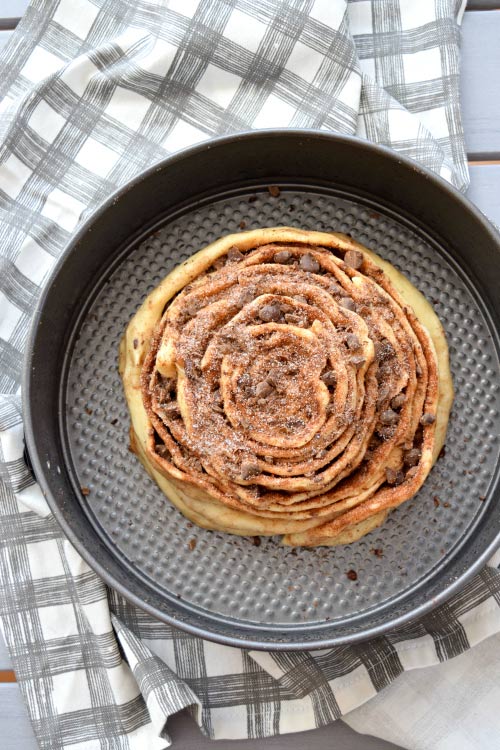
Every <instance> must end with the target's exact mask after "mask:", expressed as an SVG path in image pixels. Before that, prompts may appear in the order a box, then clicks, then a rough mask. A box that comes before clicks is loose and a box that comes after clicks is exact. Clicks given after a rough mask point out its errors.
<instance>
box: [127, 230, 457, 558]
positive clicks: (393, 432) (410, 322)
mask: <svg viewBox="0 0 500 750" xmlns="http://www.w3.org/2000/svg"><path fill="white" fill-rule="evenodd" d="M384 267H385V268H384ZM391 276H392V278H393V280H395V281H396V283H393V281H391V278H390V277H391ZM398 280H399V281H400V282H402V283H401V284H400V285H399V286H400V287H401V292H402V293H401V294H400V292H399V291H397V289H396V286H397V282H398ZM405 289H406V291H408V290H412V295H413V298H414V299H417V304H418V305H420V307H421V309H422V310H423V311H424V312H425V313H427V319H428V320H430V322H431V329H432V324H435V323H436V320H437V319H436V318H435V315H434V313H433V312H432V310H431V309H430V307H429V306H428V303H426V302H425V301H424V300H423V298H422V297H421V296H420V295H419V294H418V292H416V290H415V289H414V288H413V287H412V286H411V285H410V284H409V282H408V281H407V280H406V279H404V277H402V276H401V275H400V274H398V273H397V272H396V271H395V269H393V268H392V267H391V266H389V264H384V262H383V261H381V260H380V259H379V258H377V256H375V255H374V254H373V253H372V252H370V251H369V250H367V249H366V248H364V247H362V246H361V245H358V244H357V243H355V242H353V241H352V240H351V239H350V238H348V237H346V236H343V235H336V234H323V233H316V232H301V231H299V230H294V229H289V228H276V229H267V230H257V231H254V232H247V233H242V234H239V235H233V236H232V237H227V238H224V239H222V240H220V241H218V242H216V243H214V244H213V245H211V246H209V247H208V248H205V249H204V250H202V251H201V252H200V253H198V254H197V255H196V256H193V258H192V259H190V260H189V261H188V262H187V263H186V264H183V265H182V266H180V267H178V268H177V269H176V270H175V271H173V272H172V274H170V275H169V276H168V277H167V278H166V279H165V280H164V281H163V282H162V284H160V286H159V287H158V288H157V289H156V290H155V291H154V292H153V293H152V294H151V295H150V296H149V297H148V299H147V300H146V301H145V303H144V304H143V306H142V307H141V309H140V310H139V312H138V313H137V314H136V316H134V318H133V320H132V321H131V323H130V325H129V327H128V330H127V334H126V336H125V337H124V340H123V342H122V351H121V370H122V376H123V378H124V383H125V391H126V394H127V398H128V401H129V407H130V411H131V415H132V431H131V435H132V445H133V447H134V449H135V451H136V452H137V453H138V455H139V457H140V458H141V460H142V461H143V463H144V464H145V465H146V467H147V468H148V470H149V471H150V473H151V474H152V475H153V477H154V478H155V479H156V481H158V483H159V484H160V486H161V487H162V489H163V490H164V491H165V492H166V493H167V494H168V495H169V497H171V499H172V500H173V502H174V503H175V504H176V505H178V507H179V508H180V509H181V510H182V511H183V512H184V513H185V515H187V516H188V517H189V518H191V519H192V520H194V521H196V522H197V523H199V524H200V525H202V526H205V527H208V528H215V529H221V530H224V531H229V532H232V533H237V534H269V535H273V534H282V535H283V541H284V542H285V543H286V544H292V545H310V546H312V545H317V544H338V543H345V542H349V541H353V540H354V539H356V538H358V537H359V536H361V535H363V534H365V533H367V532H368V531H370V530H371V529H372V528H374V527H375V526H377V525H379V524H380V523H381V522H382V521H383V520H384V518H385V516H386V514H387V511H388V510H389V509H390V508H393V507H395V506H397V505H399V504H400V503H402V502H403V501H405V500H408V499H409V498H411V497H413V495H415V493H416V492H417V490H418V489H419V488H420V487H421V485H422V483H423V482H424V480H425V478H426V476H427V474H428V473H429V471H430V469H431V467H432V463H433V460H434V458H435V454H436V450H437V448H438V447H441V444H442V440H443V438H444V432H445V430H446V421H447V418H448V412H449V405H450V403H451V390H450V389H451V385H450V380H449V370H448V365H447V356H445V355H447V351H446V343H445V341H444V335H443V334H442V329H441V328H440V326H439V324H437V327H436V332H437V333H435V335H434V337H433V336H431V333H430V332H429V330H427V328H426V326H425V324H423V322H422V320H421V319H419V317H417V315H416V313H415V312H414V310H413V309H412V307H411V306H410V304H408V300H407V299H403V295H404V291H405ZM415 295H418V297H417V298H415ZM405 296H406V295H405ZM429 310H431V312H430V313H429ZM431 313H432V316H433V317H431ZM422 317H425V315H422V314H421V315H420V318H422ZM433 338H434V342H433ZM436 341H437V342H438V344H439V347H438V348H439V353H440V357H441V360H442V362H441V363H440V364H441V365H443V367H442V368H441V369H442V370H443V372H442V373H441V374H440V367H439V365H438V356H437V354H436V346H435V343H436ZM443 341H444V346H443ZM440 375H441V377H440ZM446 386H448V387H447V388H446ZM440 390H441V391H442V393H441V395H440ZM446 393H447V394H448V398H446Z"/></svg>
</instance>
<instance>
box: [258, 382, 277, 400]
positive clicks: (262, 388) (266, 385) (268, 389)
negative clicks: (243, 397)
mask: <svg viewBox="0 0 500 750" xmlns="http://www.w3.org/2000/svg"><path fill="white" fill-rule="evenodd" d="M273 390H274V389H273V386H272V385H271V383H270V382H269V381H268V380H263V381H262V382H261V383H257V385H256V386H255V395H256V396H257V398H266V396H269V394H270V393H272V391H273Z"/></svg>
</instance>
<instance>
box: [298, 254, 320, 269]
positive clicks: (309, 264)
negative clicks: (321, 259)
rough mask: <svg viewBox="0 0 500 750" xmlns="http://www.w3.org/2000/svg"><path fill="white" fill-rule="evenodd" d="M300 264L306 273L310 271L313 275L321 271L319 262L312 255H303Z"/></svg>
mask: <svg viewBox="0 0 500 750" xmlns="http://www.w3.org/2000/svg"><path fill="white" fill-rule="evenodd" d="M299 264H300V267H301V268H302V269H304V271H310V272H311V273H317V272H318V271H319V269H320V265H319V263H318V261H317V260H316V258H314V257H313V256H312V255H311V254H310V253H306V254H305V255H302V257H301V259H300V261H299Z"/></svg>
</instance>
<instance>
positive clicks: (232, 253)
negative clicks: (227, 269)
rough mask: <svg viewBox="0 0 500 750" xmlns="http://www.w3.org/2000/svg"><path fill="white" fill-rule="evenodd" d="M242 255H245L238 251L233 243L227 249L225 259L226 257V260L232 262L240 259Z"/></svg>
mask: <svg viewBox="0 0 500 750" xmlns="http://www.w3.org/2000/svg"><path fill="white" fill-rule="evenodd" d="M244 257H245V256H244V255H243V253H242V252H241V251H240V249H239V247H237V246H236V245H233V246H232V247H230V248H229V250H228V251H227V259H228V261H230V263H234V262H236V261H238V260H241V259H242V258H244Z"/></svg>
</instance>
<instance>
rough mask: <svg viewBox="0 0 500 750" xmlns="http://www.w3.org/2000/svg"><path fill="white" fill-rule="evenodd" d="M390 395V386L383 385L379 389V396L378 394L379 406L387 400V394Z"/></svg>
mask: <svg viewBox="0 0 500 750" xmlns="http://www.w3.org/2000/svg"><path fill="white" fill-rule="evenodd" d="M388 395H389V386H388V385H383V386H381V388H380V389H379V392H378V396H377V406H378V407H380V406H382V404H383V403H384V401H385V400H386V398H387V396H388Z"/></svg>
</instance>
